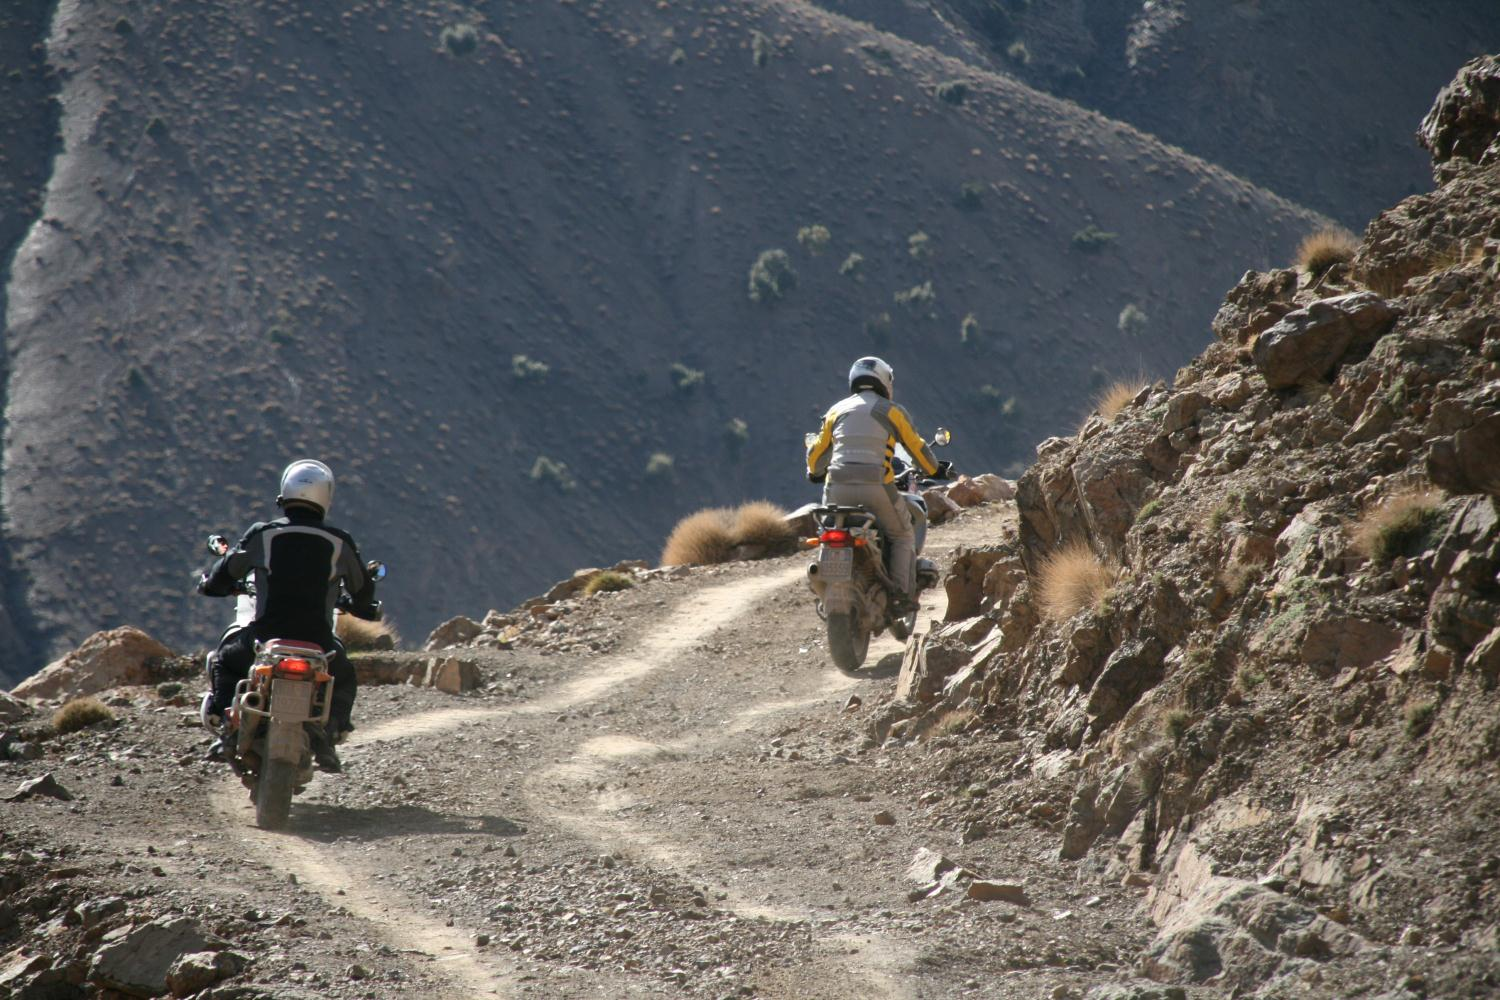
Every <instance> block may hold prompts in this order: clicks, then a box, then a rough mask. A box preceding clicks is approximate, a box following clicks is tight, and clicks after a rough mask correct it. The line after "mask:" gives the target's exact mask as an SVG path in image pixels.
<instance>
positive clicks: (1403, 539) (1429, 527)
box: [1349, 483, 1443, 563]
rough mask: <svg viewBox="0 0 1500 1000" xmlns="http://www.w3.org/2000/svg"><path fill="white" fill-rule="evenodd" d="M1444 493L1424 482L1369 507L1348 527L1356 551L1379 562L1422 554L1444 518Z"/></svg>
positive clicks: (1399, 491)
mask: <svg viewBox="0 0 1500 1000" xmlns="http://www.w3.org/2000/svg"><path fill="white" fill-rule="evenodd" d="M1442 506H1443V493H1442V491H1441V490H1438V489H1435V488H1434V487H1432V486H1428V485H1426V484H1424V483H1417V484H1412V485H1409V486H1405V487H1403V488H1401V489H1400V490H1398V491H1396V492H1395V493H1392V494H1391V495H1390V496H1388V497H1386V498H1385V499H1383V500H1381V501H1379V502H1378V503H1376V504H1374V505H1372V506H1371V507H1369V508H1368V509H1367V510H1366V511H1365V512H1364V513H1363V514H1361V515H1360V516H1359V518H1358V519H1357V520H1356V521H1355V522H1354V523H1353V524H1352V525H1351V526H1350V528H1349V544H1350V547H1352V548H1353V549H1354V551H1355V552H1357V553H1358V554H1360V555H1361V556H1364V557H1365V558H1366V559H1369V560H1371V561H1372V562H1376V563H1388V562H1390V561H1391V560H1392V559H1394V558H1396V557H1397V556H1400V555H1420V554H1421V549H1422V548H1423V547H1425V545H1426V543H1427V542H1428V541H1429V540H1430V535H1431V534H1432V532H1433V531H1434V530H1435V529H1436V528H1437V526H1438V523H1439V522H1440V521H1441V519H1442Z"/></svg>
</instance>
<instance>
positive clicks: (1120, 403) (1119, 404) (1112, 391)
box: [1094, 378, 1146, 421]
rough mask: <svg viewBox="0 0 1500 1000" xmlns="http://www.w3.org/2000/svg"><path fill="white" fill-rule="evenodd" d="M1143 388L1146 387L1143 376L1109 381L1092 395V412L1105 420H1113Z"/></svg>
mask: <svg viewBox="0 0 1500 1000" xmlns="http://www.w3.org/2000/svg"><path fill="white" fill-rule="evenodd" d="M1144 388H1146V380H1145V379H1143V378H1126V379H1118V380H1116V381H1114V382H1111V383H1110V384H1109V385H1107V386H1105V387H1104V389H1103V391H1101V392H1100V393H1099V395H1097V396H1095V397H1094V412H1095V413H1097V414H1099V416H1101V417H1103V418H1104V419H1105V420H1106V421H1109V420H1113V419H1115V417H1117V416H1119V415H1120V411H1121V410H1123V409H1125V407H1127V406H1129V405H1130V401H1131V400H1132V399H1134V398H1135V397H1136V396H1138V395H1140V392H1141V390H1142V389H1144Z"/></svg>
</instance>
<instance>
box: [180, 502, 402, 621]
mask: <svg viewBox="0 0 1500 1000" xmlns="http://www.w3.org/2000/svg"><path fill="white" fill-rule="evenodd" d="M252 575H253V577H252V578H253V580H254V583H255V623H254V625H253V626H252V627H253V628H254V630H255V633H256V636H257V638H262V639H265V638H280V639H299V640H302V641H304V642H318V643H323V644H325V645H326V644H327V643H328V642H329V641H330V640H331V639H332V633H333V609H334V606H335V605H336V604H337V603H338V599H339V590H340V587H341V586H342V588H343V589H345V590H347V591H348V592H349V595H350V598H351V604H352V607H353V610H354V612H355V614H357V615H358V614H361V612H362V611H365V610H368V609H371V608H372V607H374V605H375V581H374V580H372V579H370V576H369V574H368V573H366V572H365V564H364V561H363V560H362V559H360V556H359V548H358V547H357V546H356V545H355V544H354V539H353V538H351V537H350V536H349V534H348V533H347V532H345V531H341V530H340V529H338V528H335V527H333V526H332V525H329V524H325V523H324V521H323V518H322V517H321V516H320V515H318V514H316V513H314V512H312V511H310V510H304V509H303V508H300V507H290V508H289V509H288V510H287V512H286V516H284V517H278V518H277V519H276V520H274V521H264V522H258V523H256V524H252V525H251V526H250V528H249V530H247V531H246V532H245V534H244V537H242V538H241V539H240V540H239V542H238V543H237V544H236V545H235V546H234V547H233V548H232V549H230V550H229V551H228V552H227V553H225V554H224V555H223V556H222V557H221V558H219V559H218V560H216V561H215V562H214V564H213V565H212V566H210V567H209V568H208V569H207V570H205V571H204V572H203V575H202V577H200V579H199V581H198V592H199V593H200V594H206V595H208V596H209V597H228V596H230V595H231V594H233V593H234V592H235V585H236V584H237V583H238V582H239V581H241V580H243V579H245V578H246V577H247V576H252Z"/></svg>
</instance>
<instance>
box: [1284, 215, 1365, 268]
mask: <svg viewBox="0 0 1500 1000" xmlns="http://www.w3.org/2000/svg"><path fill="white" fill-rule="evenodd" d="M1358 249H1359V238H1358V237H1356V236H1355V235H1354V234H1353V233H1351V232H1349V230H1347V229H1344V228H1342V227H1340V226H1329V227H1327V228H1325V229H1319V230H1318V231H1317V232H1315V233H1310V234H1309V235H1307V236H1304V237H1303V238H1302V242H1301V243H1299V244H1297V266H1298V267H1304V268H1306V269H1307V270H1308V271H1309V272H1310V273H1311V274H1312V275H1313V276H1314V277H1317V276H1319V275H1321V274H1323V272H1324V271H1327V270H1328V269H1329V268H1330V267H1332V266H1333V265H1335V264H1347V263H1349V261H1350V260H1352V259H1353V257H1354V253H1355V251H1356V250H1358Z"/></svg>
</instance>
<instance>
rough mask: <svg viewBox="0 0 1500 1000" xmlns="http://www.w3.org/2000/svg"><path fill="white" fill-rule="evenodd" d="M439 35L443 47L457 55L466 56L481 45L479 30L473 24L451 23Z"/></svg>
mask: <svg viewBox="0 0 1500 1000" xmlns="http://www.w3.org/2000/svg"><path fill="white" fill-rule="evenodd" d="M438 37H439V40H440V41H441V42H442V43H443V48H445V49H447V50H448V51H449V52H450V53H451V54H453V55H455V56H466V55H468V54H469V53H471V52H473V51H474V50H475V49H477V48H478V47H479V32H478V31H477V30H475V28H474V26H473V25H472V24H450V25H448V27H446V28H444V29H443V33H442V34H441V35H440V36H438Z"/></svg>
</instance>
